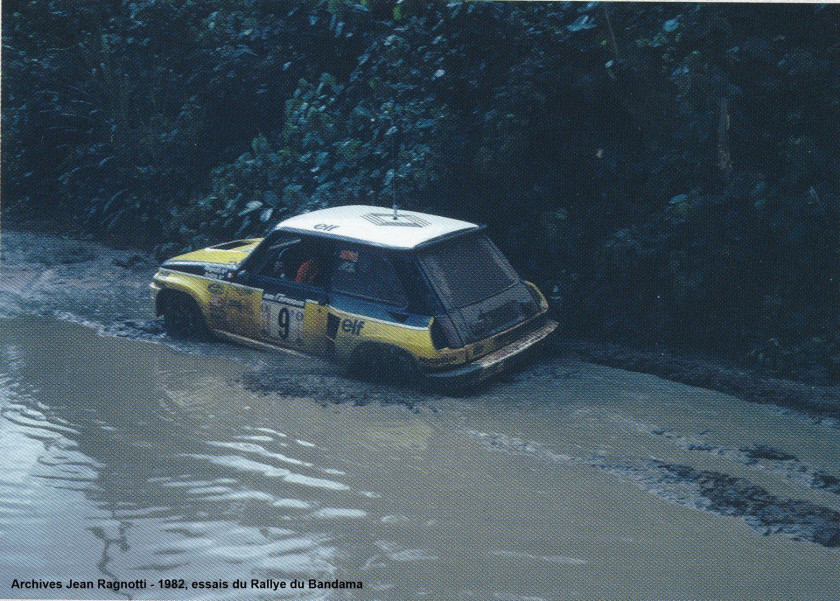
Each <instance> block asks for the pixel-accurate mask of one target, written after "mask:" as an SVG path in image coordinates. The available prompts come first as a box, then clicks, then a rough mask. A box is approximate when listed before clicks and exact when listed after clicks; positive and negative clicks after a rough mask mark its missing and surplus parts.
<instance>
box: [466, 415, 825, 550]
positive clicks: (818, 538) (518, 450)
mask: <svg viewBox="0 0 840 601" xmlns="http://www.w3.org/2000/svg"><path fill="white" fill-rule="evenodd" d="M470 434H472V435H474V436H476V437H477V438H479V439H480V440H481V441H482V442H483V443H484V444H485V445H486V446H487V447H488V448H491V449H494V450H497V451H502V452H508V453H514V454H520V455H526V456H531V457H536V458H539V459H542V460H544V461H551V462H557V463H564V464H577V465H586V466H590V467H594V468H597V469H601V470H604V471H606V472H608V473H610V474H615V475H618V476H621V477H622V478H625V479H627V480H629V481H631V482H633V483H634V484H635V485H637V486H639V487H640V488H642V489H643V490H645V491H646V492H648V493H650V494H652V495H655V496H657V497H660V498H662V499H665V500H667V501H670V502H673V503H676V504H678V505H682V506H685V507H691V508H693V509H698V510H701V511H707V512H710V513H714V514H716V515H721V516H733V517H737V518H740V519H742V520H743V521H744V522H745V523H746V524H748V525H749V526H750V527H751V528H753V529H754V530H756V531H757V532H760V533H761V534H765V535H769V534H777V533H778V534H783V535H785V536H789V537H790V538H792V539H794V540H808V541H811V542H814V543H817V544H819V545H822V546H824V547H838V546H840V512H837V511H835V510H833V509H829V508H827V507H823V506H820V505H816V504H814V503H811V502H808V501H803V500H798V499H784V498H779V497H777V496H775V495H773V494H771V493H769V492H768V491H767V490H765V489H764V488H762V487H760V486H758V485H756V484H754V483H752V482H750V481H749V480H747V479H745V478H737V477H734V476H730V475H727V474H722V473H719V472H714V471H709V470H698V469H695V468H693V467H690V466H687V465H675V464H669V463H665V462H663V461H658V460H641V459H633V458H628V457H625V458H614V457H603V456H589V457H574V456H570V455H566V454H559V453H555V452H552V451H550V450H548V449H545V448H544V447H543V446H542V445H540V444H539V443H536V442H531V441H525V440H522V439H520V438H517V437H510V436H506V435H504V434H500V433H495V434H486V433H481V432H476V431H471V432H470ZM697 448H701V450H711V449H708V448H705V447H697ZM741 453H742V457H743V458H744V459H745V463H750V464H755V463H757V462H758V461H760V460H767V459H770V460H774V461H775V460H782V461H786V462H791V461H792V462H795V461H796V459H795V458H794V457H793V456H790V455H788V454H779V453H778V452H773V453H767V451H766V449H765V448H759V449H750V450H746V451H742V452H741ZM721 454H727V455H728V453H721ZM768 455H769V457H768ZM730 458H731V456H730ZM799 467H801V466H799ZM793 469H794V470H795V471H797V470H796V468H793ZM802 471H803V473H807V468H804V467H802ZM812 473H813V472H812ZM834 480H836V479H835V478H834V477H833V476H830V475H828V474H825V473H823V472H816V475H814V476H812V477H810V478H808V483H809V484H814V485H816V486H815V487H816V488H827V489H828V490H830V491H831V492H835V493H836V492H837V490H836V488H835V487H834V484H835V483H834V482H833V481H834ZM825 481H829V482H830V483H829V485H828V486H827V487H826V486H822V483H823V482H825Z"/></svg>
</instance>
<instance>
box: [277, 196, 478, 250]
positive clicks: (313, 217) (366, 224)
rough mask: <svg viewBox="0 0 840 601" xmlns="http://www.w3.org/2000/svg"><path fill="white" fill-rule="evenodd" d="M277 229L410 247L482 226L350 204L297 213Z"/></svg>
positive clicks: (397, 246)
mask: <svg viewBox="0 0 840 601" xmlns="http://www.w3.org/2000/svg"><path fill="white" fill-rule="evenodd" d="M274 229H275V230H294V231H298V232H309V233H313V234H322V235H324V234H326V235H328V236H335V237H336V238H343V239H345V240H347V239H349V240H358V241H359V242H363V243H366V244H374V245H377V246H387V247H390V248H398V249H410V248H414V247H416V246H418V245H420V244H423V243H424V242H428V241H429V240H433V239H435V238H439V237H441V236H446V235H448V234H453V233H455V232H459V231H462V230H463V231H466V230H471V229H479V226H478V225H476V224H475V223H470V222H468V221H460V220H458V219H450V218H448V217H439V216H437V215H428V214H426V213H417V212H415V211H404V210H402V209H399V210H398V211H397V218H396V220H395V219H394V211H393V209H388V208H385V207H371V206H365V205H350V206H345V207H334V208H331V209H322V210H320V211H312V212H311V213H304V214H302V215H296V216H295V217H292V218H290V219H286V220H285V221H281V222H280V223H278V224H277V226H276V227H275V228H274Z"/></svg>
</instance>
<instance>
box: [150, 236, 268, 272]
mask: <svg viewBox="0 0 840 601" xmlns="http://www.w3.org/2000/svg"><path fill="white" fill-rule="evenodd" d="M260 242H262V238H252V239H248V240H235V241H233V242H226V243H224V244H217V245H216V246H208V247H207V248H202V249H201V250H194V251H192V252H188V253H185V254H183V255H178V256H177V257H172V258H171V259H169V260H167V261H166V262H165V263H164V266H165V265H167V264H170V263H201V264H204V265H208V264H214V265H225V266H230V267H234V266H236V265H238V264H239V263H241V262H242V261H244V260H245V257H247V256H248V255H249V254H251V251H252V250H254V248H255V247H256V246H257V244H259V243H260Z"/></svg>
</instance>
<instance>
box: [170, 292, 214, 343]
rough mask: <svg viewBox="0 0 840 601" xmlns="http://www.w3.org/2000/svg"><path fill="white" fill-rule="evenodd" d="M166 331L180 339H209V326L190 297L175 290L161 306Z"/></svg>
mask: <svg viewBox="0 0 840 601" xmlns="http://www.w3.org/2000/svg"><path fill="white" fill-rule="evenodd" d="M163 323H164V324H165V325H166V333H167V334H169V335H170V336H172V337H173V338H178V339H181V340H209V339H210V337H211V335H210V328H208V327H207V322H206V321H205V320H204V315H202V313H201V309H199V308H198V305H197V304H196V302H195V301H194V300H193V299H192V297H190V296H187V295H186V294H183V293H180V292H176V293H173V294H170V295H169V296H168V297H167V298H166V304H165V305H164V307H163Z"/></svg>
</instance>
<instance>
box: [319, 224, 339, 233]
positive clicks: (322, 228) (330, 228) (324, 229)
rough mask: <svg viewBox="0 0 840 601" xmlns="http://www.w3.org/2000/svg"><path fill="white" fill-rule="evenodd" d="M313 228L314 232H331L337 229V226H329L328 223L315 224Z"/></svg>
mask: <svg viewBox="0 0 840 601" xmlns="http://www.w3.org/2000/svg"><path fill="white" fill-rule="evenodd" d="M314 227H315V229H316V230H320V231H322V232H331V231H333V230H334V229H336V228H338V226H337V225H330V224H329V223H317V224H315V226H314Z"/></svg>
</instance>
